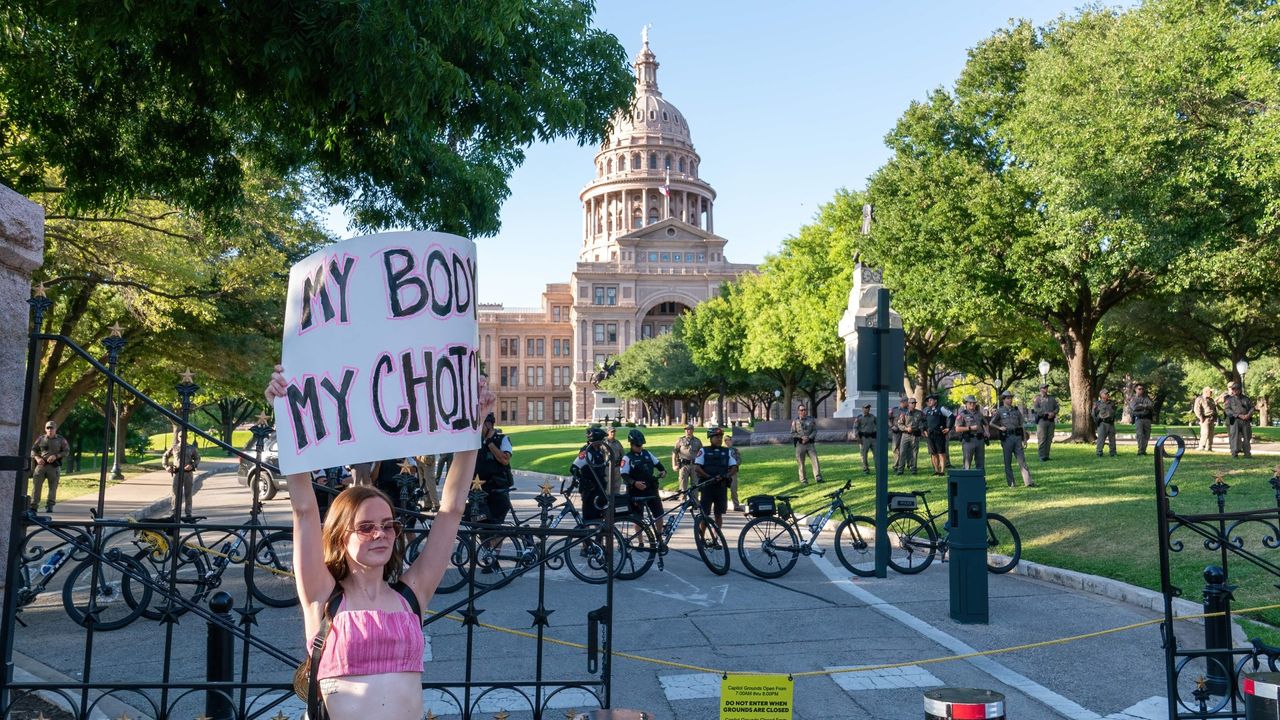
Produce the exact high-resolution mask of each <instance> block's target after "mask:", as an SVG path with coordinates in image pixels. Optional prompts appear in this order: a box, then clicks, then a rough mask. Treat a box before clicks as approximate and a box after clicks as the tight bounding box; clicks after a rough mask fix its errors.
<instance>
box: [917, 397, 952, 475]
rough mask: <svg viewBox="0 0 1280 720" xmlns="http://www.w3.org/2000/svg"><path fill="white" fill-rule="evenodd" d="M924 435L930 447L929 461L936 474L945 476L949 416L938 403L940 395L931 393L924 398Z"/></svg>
mask: <svg viewBox="0 0 1280 720" xmlns="http://www.w3.org/2000/svg"><path fill="white" fill-rule="evenodd" d="M923 412H924V437H925V444H926V445H928V447H929V462H930V463H932V464H933V474H934V475H935V476H945V475H946V474H947V473H946V468H947V432H948V431H949V430H950V428H949V427H948V425H947V422H948V418H947V416H946V414H945V413H944V412H943V410H942V408H941V407H940V406H939V405H938V396H937V395H933V394H930V395H928V396H927V397H925V399H924V411H923Z"/></svg>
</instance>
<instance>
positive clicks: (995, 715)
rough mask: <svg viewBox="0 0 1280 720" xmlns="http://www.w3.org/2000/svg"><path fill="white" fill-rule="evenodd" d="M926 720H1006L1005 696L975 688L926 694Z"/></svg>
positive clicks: (943, 689)
mask: <svg viewBox="0 0 1280 720" xmlns="http://www.w3.org/2000/svg"><path fill="white" fill-rule="evenodd" d="M924 717H925V720H948V719H949V718H955V720H1004V695H1001V694H1000V693H998V692H992V691H990V690H974V689H973V688H940V689H938V690H930V691H928V692H926V693H925V694H924Z"/></svg>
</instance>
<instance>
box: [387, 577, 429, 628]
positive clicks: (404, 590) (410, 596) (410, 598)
mask: <svg viewBox="0 0 1280 720" xmlns="http://www.w3.org/2000/svg"><path fill="white" fill-rule="evenodd" d="M391 589H392V590H395V591H396V592H398V593H400V596H401V597H403V598H404V600H405V602H407V603H409V609H410V610H413V614H414V615H417V616H418V618H419V619H421V618H422V606H421V605H419V604H418V594H417V593H415V592H414V591H413V588H411V587H409V586H408V585H406V584H404V582H403V581H401V580H397V581H395V582H393V583H391Z"/></svg>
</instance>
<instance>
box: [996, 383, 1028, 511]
mask: <svg viewBox="0 0 1280 720" xmlns="http://www.w3.org/2000/svg"><path fill="white" fill-rule="evenodd" d="M1024 425H1025V421H1024V419H1023V417H1022V410H1020V409H1018V408H1016V407H1014V406H1013V393H1012V392H1009V391H1008V390H1005V391H1004V392H1002V393H1000V407H998V408H996V411H995V412H994V413H992V415H991V429H993V430H998V431H999V432H1000V448H1001V449H1002V450H1004V479H1005V480H1006V481H1007V482H1008V483H1009V487H1013V465H1012V460H1013V458H1014V457H1017V458H1018V467H1019V469H1021V470H1022V484H1023V485H1025V486H1027V487H1035V485H1036V484H1035V483H1033V482H1031V470H1030V469H1028V468H1027V458H1026V455H1025V452H1024V450H1025V449H1026V446H1027V429H1026V427H1025V426H1024Z"/></svg>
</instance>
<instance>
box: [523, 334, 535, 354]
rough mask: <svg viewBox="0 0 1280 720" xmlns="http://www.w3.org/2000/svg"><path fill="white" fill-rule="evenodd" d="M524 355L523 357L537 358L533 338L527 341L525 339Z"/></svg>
mask: <svg viewBox="0 0 1280 720" xmlns="http://www.w3.org/2000/svg"><path fill="white" fill-rule="evenodd" d="M524 355H525V357H537V356H538V353H537V345H536V344H535V342H534V340H533V338H528V339H526V340H525V345H524Z"/></svg>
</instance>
